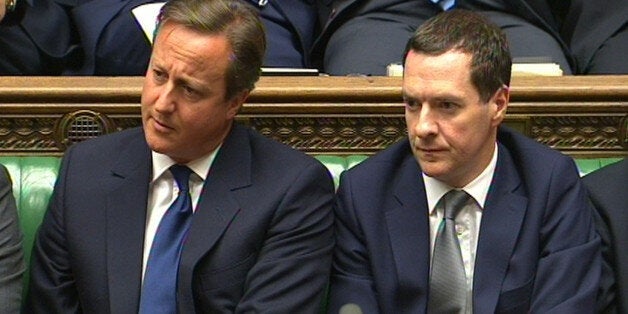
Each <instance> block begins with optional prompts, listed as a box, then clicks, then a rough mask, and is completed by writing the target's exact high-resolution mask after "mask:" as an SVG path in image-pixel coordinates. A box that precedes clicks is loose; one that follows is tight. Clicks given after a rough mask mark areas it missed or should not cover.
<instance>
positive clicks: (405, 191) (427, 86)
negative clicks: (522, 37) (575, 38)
mask: <svg viewBox="0 0 628 314" xmlns="http://www.w3.org/2000/svg"><path fill="white" fill-rule="evenodd" d="M406 47H407V48H406V51H405V53H404V55H405V61H404V64H405V69H404V77H403V86H402V92H403V99H404V102H405V117H406V123H407V127H408V139H407V140H403V141H401V142H399V143H397V144H394V145H393V146H391V147H389V148H387V149H386V150H384V151H382V152H380V153H379V154H377V155H375V156H373V157H371V158H369V159H367V160H366V161H364V162H362V163H361V164H359V165H357V166H355V167H354V168H352V169H350V170H349V171H347V172H345V173H344V174H343V175H342V177H341V180H340V187H339V190H338V192H337V204H336V206H335V217H336V224H335V231H336V248H335V250H334V261H333V266H332V277H331V285H330V300H329V302H330V307H331V313H336V312H337V311H338V310H339V309H343V307H351V308H356V307H358V308H360V310H361V311H362V312H364V313H548V312H552V313H593V311H594V308H595V297H596V293H597V290H598V284H599V276H600V268H601V255H600V239H599V237H598V235H597V234H596V232H595V227H594V225H593V220H592V217H591V216H592V209H591V207H590V205H589V203H588V202H587V199H586V197H587V196H586V192H585V190H584V187H583V186H582V183H581V182H580V179H579V176H578V171H577V169H576V166H575V163H574V162H573V160H572V159H571V158H570V157H568V156H565V155H563V154H561V153H560V152H557V151H555V150H552V149H550V148H548V147H546V146H544V145H542V144H540V143H538V142H536V141H534V140H533V139H530V138H527V137H526V136H524V135H522V134H520V133H518V132H516V131H513V130H511V129H509V128H507V127H504V126H500V125H501V123H502V121H503V119H504V115H505V113H506V108H507V106H508V100H509V84H510V71H511V58H510V53H509V50H508V44H507V40H506V38H505V36H504V34H503V33H502V32H501V31H500V29H499V28H498V27H497V26H496V25H494V24H491V23H490V22H488V21H487V20H486V19H485V18H483V17H482V16H481V15H478V14H477V13H474V12H472V11H466V10H460V9H454V10H450V11H447V12H444V13H442V14H439V15H437V16H436V17H434V18H432V19H430V20H428V21H427V22H426V23H424V24H422V25H421V26H420V28H419V29H418V30H417V31H416V32H415V33H414V35H413V36H412V37H411V39H410V40H409V42H408V44H407V46H406ZM455 210H458V211H459V213H458V214H456V213H455ZM445 218H446V219H445Z"/></svg>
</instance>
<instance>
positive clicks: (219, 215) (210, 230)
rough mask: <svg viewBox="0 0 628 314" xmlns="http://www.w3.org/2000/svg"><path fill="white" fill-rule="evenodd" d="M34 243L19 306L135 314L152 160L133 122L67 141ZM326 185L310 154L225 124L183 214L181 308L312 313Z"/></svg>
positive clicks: (320, 285) (328, 202) (327, 216)
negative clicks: (188, 216) (186, 222)
mask: <svg viewBox="0 0 628 314" xmlns="http://www.w3.org/2000/svg"><path fill="white" fill-rule="evenodd" d="M58 178H59V179H58V181H57V183H56V186H55V190H54V194H53V197H52V199H51V203H50V207H49V209H48V212H47V213H46V215H45V217H44V220H43V223H42V225H41V228H40V230H39V232H38V235H37V238H36V241H35V242H36V243H35V247H34V249H33V258H32V269H31V277H30V284H29V293H28V299H27V302H26V303H27V305H28V308H27V312H28V313H31V312H32V313H78V312H83V313H137V310H138V302H139V297H140V287H141V275H142V274H141V273H142V252H143V243H144V228H145V224H146V206H147V197H148V191H149V188H148V185H149V181H150V178H151V155H150V150H149V148H148V146H147V144H146V142H145V140H144V134H143V132H142V130H141V129H132V130H128V131H122V132H119V133H116V134H112V135H108V136H103V137H100V138H97V139H95V140H90V141H86V142H82V143H79V144H76V145H73V146H72V147H71V148H70V149H69V150H68V151H67V153H66V155H65V156H64V158H63V162H62V165H61V168H60V173H59V176H58ZM333 192H334V187H333V183H332V180H331V177H330V175H329V173H328V171H327V170H326V168H325V167H324V166H323V165H322V164H321V163H319V162H318V161H316V160H315V159H313V158H311V157H309V156H306V155H305V154H303V153H300V152H297V151H294V150H292V149H290V148H288V147H287V146H284V145H281V144H278V143H276V142H274V141H271V140H269V139H267V138H264V137H263V136H261V135H260V134H258V133H256V132H255V131H253V130H251V129H249V128H246V127H242V126H238V125H235V126H234V128H233V129H232V131H231V133H230V134H229V136H228V137H227V139H226V140H225V141H224V143H223V145H222V148H221V149H220V151H219V153H218V155H217V156H216V159H215V160H214V163H213V165H212V167H211V170H210V174H209V175H208V177H207V180H206V181H205V185H204V187H203V190H202V194H201V196H200V199H199V203H198V205H197V208H196V211H195V213H194V216H193V221H192V225H191V227H190V230H189V231H188V235H187V240H186V241H187V242H186V243H185V244H184V246H183V251H182V256H181V262H180V267H179V275H178V288H177V289H178V291H177V293H178V294H177V296H178V310H179V313H195V312H196V313H217V312H230V313H241V312H247V313H250V312H253V313H259V312H264V311H269V310H271V311H276V312H278V313H317V312H318V311H319V310H320V306H321V305H322V303H321V300H322V298H323V294H324V291H325V287H326V284H327V280H328V276H329V270H330V267H331V252H332V248H333V240H334V239H333V214H332V209H331V208H332V203H333Z"/></svg>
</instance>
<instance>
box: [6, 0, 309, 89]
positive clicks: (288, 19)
mask: <svg viewBox="0 0 628 314" xmlns="http://www.w3.org/2000/svg"><path fill="white" fill-rule="evenodd" d="M14 1H17V2H18V3H23V4H22V5H21V6H23V7H25V8H26V10H24V11H25V14H24V16H23V18H19V19H17V18H15V19H14V20H16V21H15V22H14V23H11V25H4V26H0V75H99V76H106V75H111V76H118V75H144V74H145V71H146V68H147V66H148V61H149V58H150V53H151V47H150V42H149V40H147V38H146V35H145V34H144V33H143V31H142V29H141V28H140V26H139V24H138V22H137V21H136V19H135V18H134V15H133V13H132V10H133V9H134V8H136V7H138V6H141V5H144V4H149V3H154V2H162V1H163V0H161V1H159V0H123V1H111V0H37V1H32V0H14ZM246 1H247V2H248V3H250V4H251V5H253V6H255V7H256V8H257V9H258V10H259V11H260V14H261V17H262V21H263V23H264V26H265V27H266V29H267V32H266V34H267V42H268V50H267V52H266V56H265V58H264V66H268V67H294V68H304V67H309V66H310V60H309V52H310V49H311V46H312V43H313V41H314V37H315V36H316V35H317V30H318V29H319V28H320V26H319V24H318V16H317V7H316V3H315V2H314V0H271V1H266V0H264V1H260V0H246Z"/></svg>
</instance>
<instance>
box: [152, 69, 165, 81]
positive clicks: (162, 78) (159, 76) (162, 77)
mask: <svg viewBox="0 0 628 314" xmlns="http://www.w3.org/2000/svg"><path fill="white" fill-rule="evenodd" d="M153 77H154V78H155V80H156V81H158V82H163V81H165V80H166V73H165V72H163V71H159V70H153Z"/></svg>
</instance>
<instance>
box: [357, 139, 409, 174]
mask: <svg viewBox="0 0 628 314" xmlns="http://www.w3.org/2000/svg"><path fill="white" fill-rule="evenodd" d="M407 162H410V163H414V164H417V166H416V167H417V168H418V163H417V162H416V160H415V159H414V155H412V150H411V148H410V144H409V143H408V140H407V139H405V138H404V139H403V140H401V141H399V142H397V143H394V144H392V145H390V146H389V147H387V148H386V149H384V150H382V151H380V152H378V153H377V154H375V155H373V156H371V157H369V158H367V159H366V160H364V161H362V162H361V163H359V164H358V165H356V166H355V167H353V168H351V169H349V170H347V176H353V177H367V178H372V179H375V178H377V179H378V180H379V179H382V180H384V178H387V177H394V176H396V175H398V172H399V171H400V170H401V169H403V167H404V165H405V164H406V163H407Z"/></svg>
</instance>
